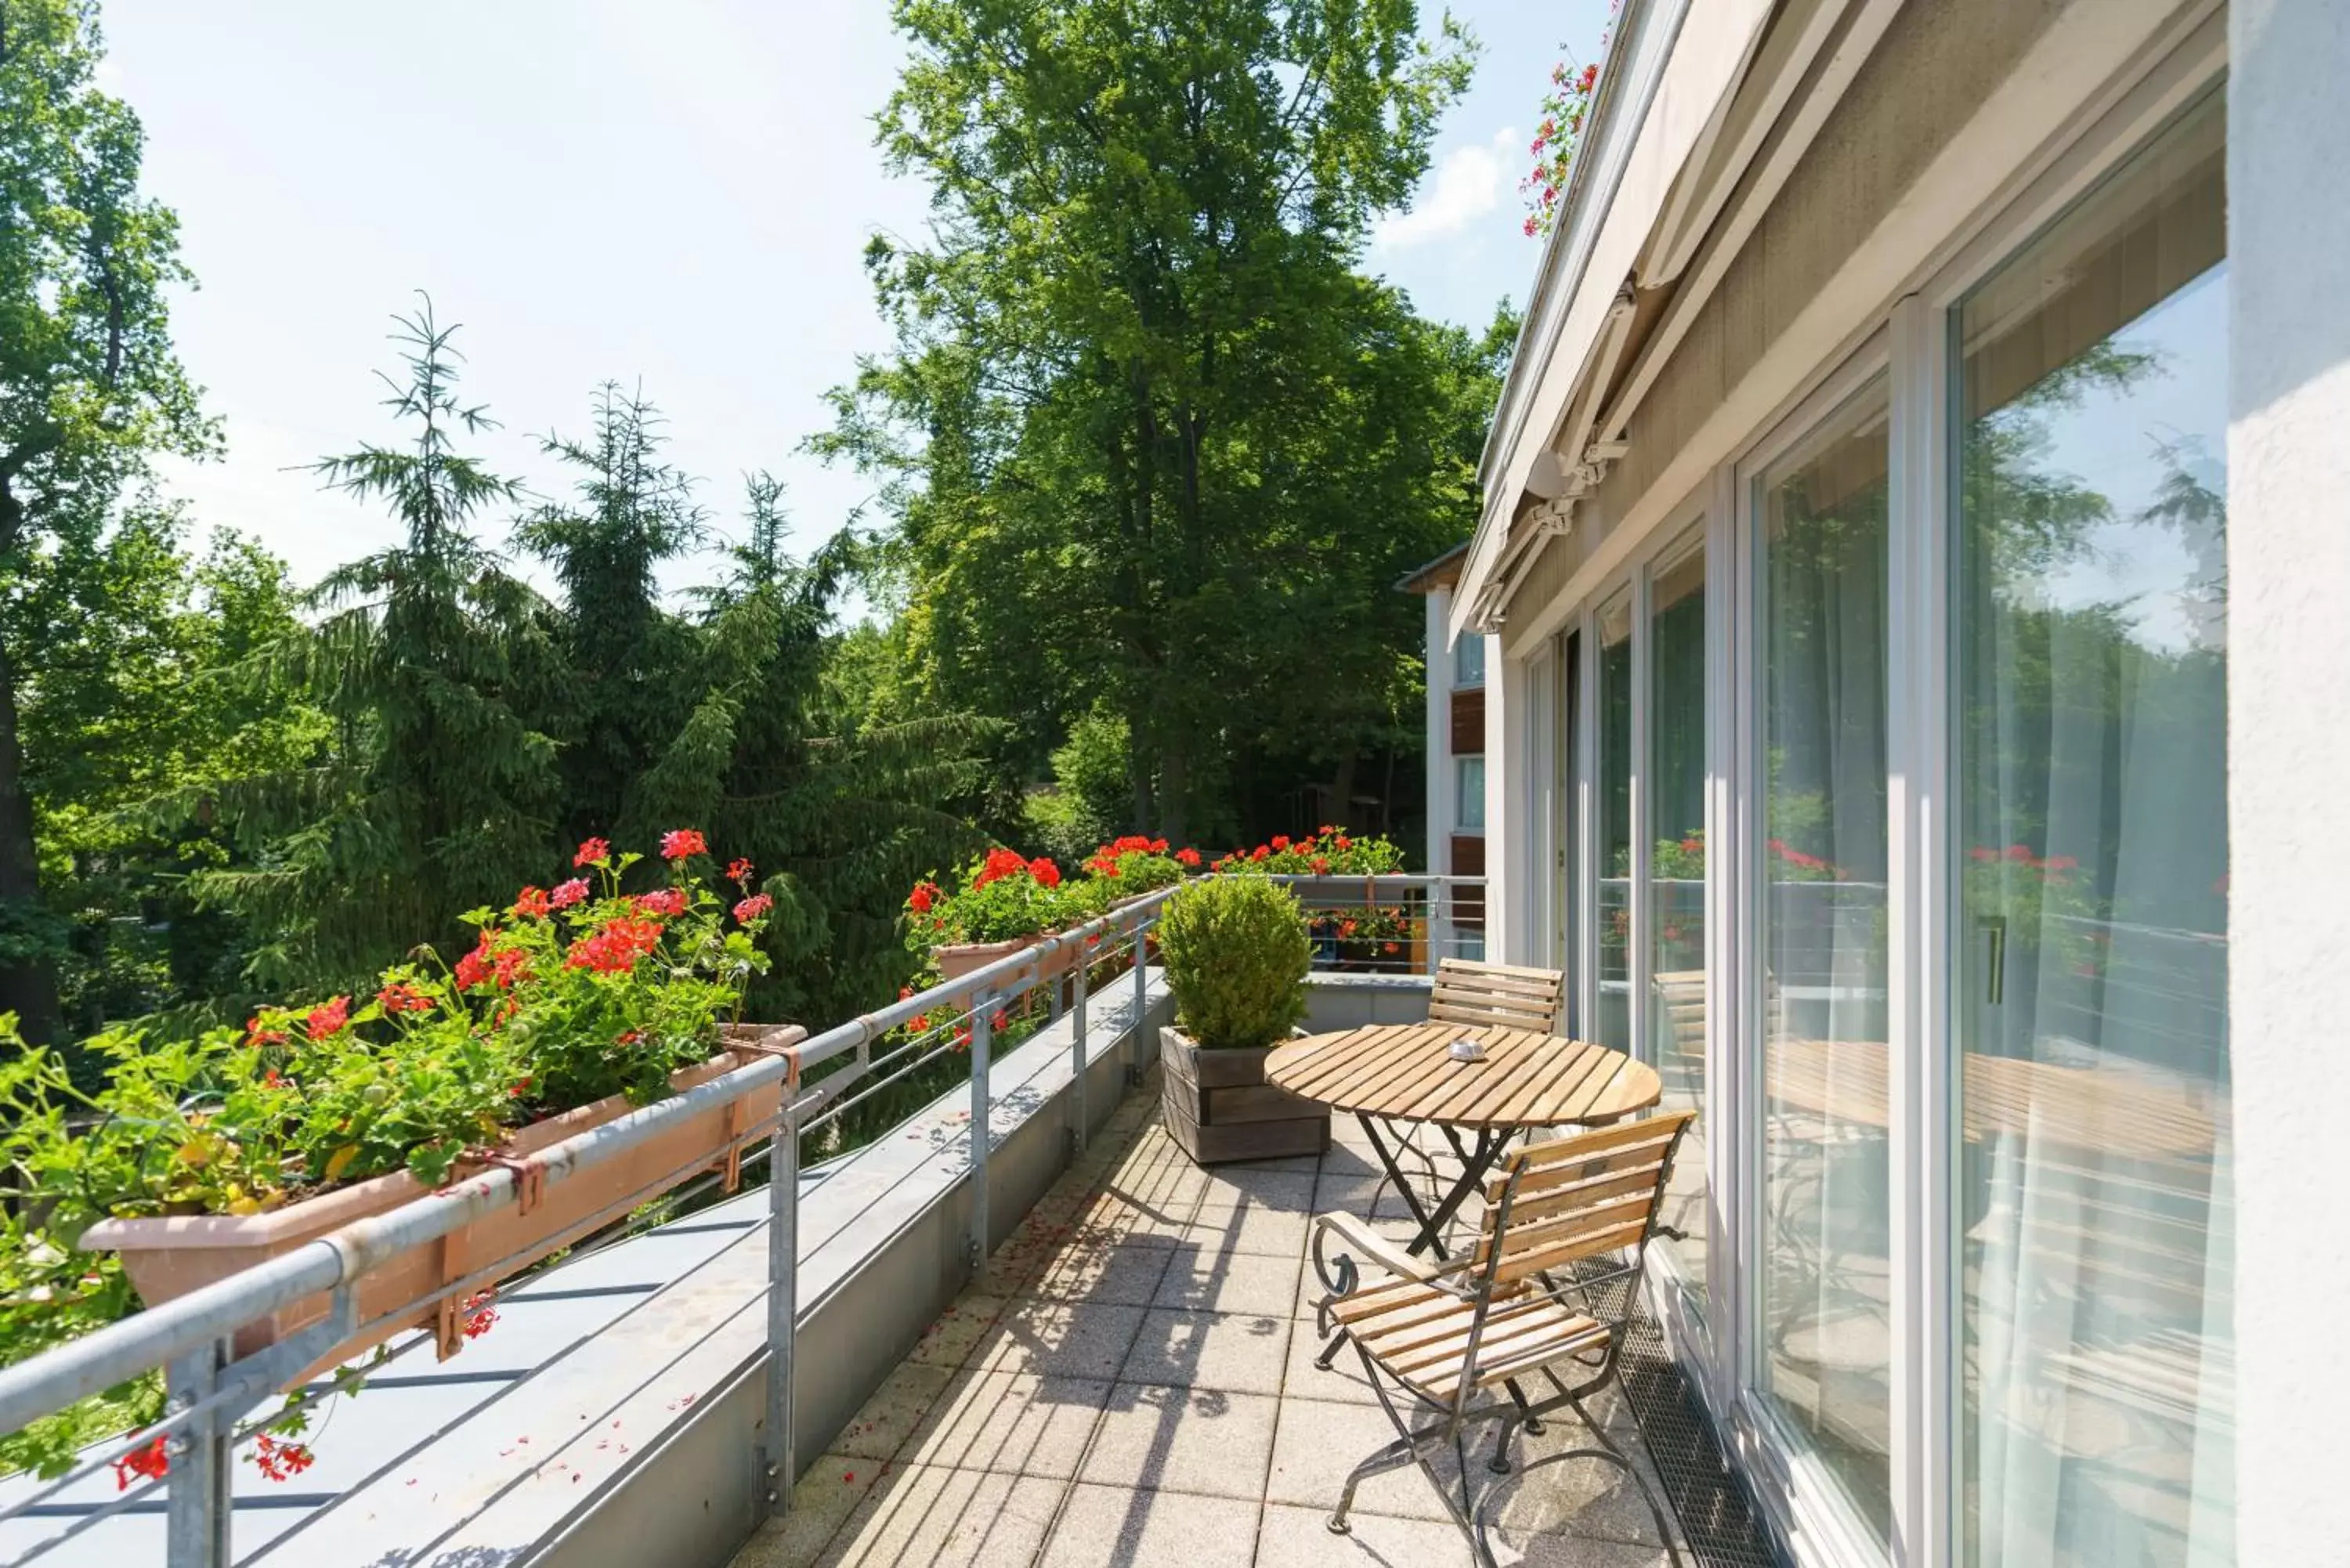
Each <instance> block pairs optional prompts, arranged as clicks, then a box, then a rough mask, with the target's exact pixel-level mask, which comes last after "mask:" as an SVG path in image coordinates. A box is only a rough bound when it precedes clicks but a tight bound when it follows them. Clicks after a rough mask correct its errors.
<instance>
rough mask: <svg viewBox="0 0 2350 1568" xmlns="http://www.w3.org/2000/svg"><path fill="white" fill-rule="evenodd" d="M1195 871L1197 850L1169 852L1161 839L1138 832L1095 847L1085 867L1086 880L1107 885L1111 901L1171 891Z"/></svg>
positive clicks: (1198, 855) (1164, 841)
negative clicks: (1161, 889)
mask: <svg viewBox="0 0 2350 1568" xmlns="http://www.w3.org/2000/svg"><path fill="white" fill-rule="evenodd" d="M1199 868H1200V852H1199V851H1198V850H1196V849H1173V850H1170V849H1169V848H1168V847H1167V840H1165V839H1164V838H1146V837H1145V836H1142V835H1141V834H1139V833H1133V834H1128V835H1127V836H1125V837H1122V838H1113V839H1111V840H1110V841H1109V842H1108V843H1107V844H1104V845H1101V846H1097V848H1096V849H1095V850H1094V852H1093V853H1092V854H1091V855H1089V856H1087V857H1086V864H1085V873H1086V877H1087V879H1088V880H1090V881H1096V882H1104V883H1108V884H1110V887H1109V888H1107V892H1108V894H1109V896H1110V897H1111V898H1130V897H1132V896H1133V895H1134V894H1137V893H1150V892H1155V891H1157V890H1158V889H1159V888H1172V887H1173V886H1175V884H1176V883H1178V882H1180V881H1181V880H1182V879H1183V878H1184V877H1188V876H1190V875H1191V873H1192V872H1194V871H1196V870H1198V869H1199Z"/></svg>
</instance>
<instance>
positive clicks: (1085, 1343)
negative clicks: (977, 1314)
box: [968, 1299, 1143, 1381]
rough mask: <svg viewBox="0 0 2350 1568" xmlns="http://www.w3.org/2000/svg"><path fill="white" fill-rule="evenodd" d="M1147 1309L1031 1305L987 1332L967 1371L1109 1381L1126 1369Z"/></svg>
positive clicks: (1008, 1314) (1025, 1304)
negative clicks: (1021, 1373)
mask: <svg viewBox="0 0 2350 1568" xmlns="http://www.w3.org/2000/svg"><path fill="white" fill-rule="evenodd" d="M1142 1312H1143V1309H1142V1308H1140V1307H1139V1306H1112V1305H1107V1304H1096V1303H1091V1302H1055V1301H1044V1300H1036V1299H1032V1300H1027V1301H1022V1302H1018V1303H1014V1305H1013V1307H1012V1309H1011V1310H1010V1311H1008V1312H1006V1313H1005V1314H1003V1317H1002V1318H1001V1319H999V1320H998V1321H997V1322H996V1324H995V1326H994V1327H993V1328H992V1329H990V1330H989V1331H988V1335H987V1337H986V1338H985V1339H984V1340H983V1341H981V1343H980V1345H978V1347H977V1348H976V1349H974V1350H973V1351H972V1355H971V1359H970V1361H969V1363H968V1365H970V1366H977V1367H983V1368H985V1369H986V1370H988V1371H990V1372H1031V1373H1035V1374H1037V1375H1038V1376H1046V1377H1091V1378H1095V1379H1097V1380H1102V1381H1107V1379H1109V1378H1111V1377H1114V1376H1117V1374H1118V1368H1119V1367H1120V1366H1124V1365H1125V1363H1126V1352H1127V1347H1128V1346H1129V1345H1132V1344H1133V1343H1134V1334H1135V1330H1137V1329H1138V1328H1139V1327H1141V1326H1142Z"/></svg>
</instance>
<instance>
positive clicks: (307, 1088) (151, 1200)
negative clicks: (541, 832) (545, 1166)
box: [0, 830, 772, 1474]
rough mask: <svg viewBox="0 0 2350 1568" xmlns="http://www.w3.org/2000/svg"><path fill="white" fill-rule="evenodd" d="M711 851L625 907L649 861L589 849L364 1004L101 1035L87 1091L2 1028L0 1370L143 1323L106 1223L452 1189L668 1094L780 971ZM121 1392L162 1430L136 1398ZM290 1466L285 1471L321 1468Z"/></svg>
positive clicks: (394, 975) (318, 1005) (76, 1423)
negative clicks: (403, 1187) (326, 1197)
mask: <svg viewBox="0 0 2350 1568" xmlns="http://www.w3.org/2000/svg"><path fill="white" fill-rule="evenodd" d="M707 855H708V850H707V847H706V846H705V845H704V843H703V840H702V835H701V834H700V833H697V832H693V831H691V830H681V831H679V832H675V833H671V834H670V835H668V836H666V837H665V838H664V839H663V841H662V856H663V858H664V859H665V860H666V861H667V862H668V866H669V877H668V880H667V882H666V883H665V884H663V885H662V886H660V887H658V888H653V889H652V890H650V891H648V892H643V893H637V894H629V893H627V892H624V891H623V890H622V886H621V884H622V880H623V878H624V877H625V875H626V873H627V872H628V871H629V868H630V867H632V866H634V865H635V864H636V863H637V861H638V860H639V857H637V856H634V855H619V856H615V855H613V854H612V853H611V851H610V848H609V846H608V845H606V844H605V843H604V841H603V840H601V839H592V840H590V841H589V842H587V844H584V845H582V846H580V848H579V851H578V854H577V856H576V857H575V863H574V867H573V869H575V870H577V871H582V872H585V873H587V875H583V876H577V877H572V878H570V879H569V880H567V881H565V882H562V883H559V884H558V885H557V886H556V887H555V888H551V889H544V888H524V889H522V891H521V893H520V894H519V895H518V896H517V897H516V898H515V901H514V903H513V904H512V906H511V907H509V908H508V909H504V910H502V911H492V910H488V909H477V910H474V911H473V913H472V914H471V915H469V916H467V917H466V918H467V919H468V920H470V921H471V922H472V923H473V925H474V926H475V927H477V928H478V929H479V932H480V935H479V939H478V940H477V942H476V944H475V946H474V947H473V950H471V951H469V952H466V953H465V954H463V956H462V957H460V958H459V959H458V961H456V963H455V964H453V965H448V964H444V963H442V961H441V960H440V959H439V957H438V955H436V954H434V953H433V952H432V950H430V949H423V950H420V952H419V956H418V957H417V958H416V959H415V960H413V961H410V962H407V963H403V964H399V965H395V966H394V967H392V968H391V969H389V970H387V971H384V972H383V974H382V976H381V984H380V989H378V990H377V992H375V994H374V995H373V996H372V997H370V998H368V999H366V1000H364V1001H360V1002H358V1003H357V1004H356V1005H355V1004H354V1002H353V999H352V998H351V997H349V996H335V997H331V998H328V999H327V1000H325V1001H323V1002H313V1003H309V1004H307V1005H295V1006H290V1007H265V1008H263V1009H261V1010H260V1011H259V1012H256V1013H255V1015H254V1016H253V1018H252V1019H251V1020H250V1021H249V1022H248V1023H246V1024H245V1025H244V1027H243V1028H242V1029H238V1028H234V1027H224V1028H216V1029H211V1030H207V1031H204V1032H203V1033H201V1034H198V1035H196V1036H195V1037H193V1038H184V1039H174V1038H169V1037H165V1036H162V1035H161V1034H160V1033H151V1032H149V1031H146V1030H142V1029H137V1028H131V1029H123V1030H117V1031H113V1032H111V1033H107V1034H102V1035H99V1037H97V1038H96V1039H94V1040H92V1041H89V1042H88V1043H86V1045H85V1049H86V1050H88V1051H90V1052H93V1053H95V1054H98V1055H99V1057H101V1058H103V1059H104V1060H105V1061H106V1062H107V1064H108V1066H109V1075H108V1076H109V1082H108V1084H107V1086H106V1087H105V1088H104V1089H102V1090H100V1091H99V1092H97V1093H95V1094H88V1093H85V1092H83V1091H82V1090H80V1089H78V1088H77V1087H76V1085H75V1084H74V1081H73V1079H72V1077H71V1075H70V1074H69V1073H68V1066H67V1060H66V1058H65V1056H64V1055H63V1054H61V1053H59V1052H57V1051H53V1050H47V1049H40V1048H34V1047H28V1046H26V1044H24V1042H23V1041H22V1039H21V1038H20V1037H19V1036H18V1034H17V1032H16V1020H15V1018H14V1016H13V1015H8V1016H5V1017H0V1165H5V1170H6V1176H5V1182H6V1185H7V1187H8V1188H9V1189H11V1190H12V1192H13V1193H14V1194H15V1195H16V1204H15V1206H14V1208H13V1209H12V1210H11V1211H10V1212H9V1213H8V1214H7V1216H6V1218H5V1228H0V1364H14V1363H16V1362H17V1361H19V1360H22V1359H24V1358H25V1357H26V1356H27V1355H33V1354H36V1353H37V1352H38V1351H40V1350H43V1349H46V1348H47V1347H48V1346H49V1345H54V1344H57V1343H59V1342H60V1341H62V1340H64V1339H67V1338H71V1337H73V1336H74V1335H75V1334H86V1333H88V1332H89V1331H91V1330H92V1329H95V1328H98V1327H100V1326H102V1325H103V1324H107V1323H110V1322H112V1321H114V1320H115V1319H117V1318H119V1317H121V1316H123V1315H125V1314H128V1313H129V1312H130V1311H132V1310H135V1308H136V1305H137V1302H136V1298H135V1297H134V1295H133V1294H132V1293H131V1291H130V1287H129V1285H128V1284H127V1283H126V1282H125V1281H124V1279H123V1277H122V1274H121V1271H120V1265H119V1263H118V1262H117V1261H116V1260H115V1259H114V1258H113V1257H112V1256H111V1255H110V1254H103V1253H93V1252H88V1251H83V1250H81V1248H80V1246H79V1238H80V1237H81V1235H82V1233H83V1232H84V1231H87V1230H88V1228H89V1226H90V1225H92V1224H93V1223H95V1222H96V1221H98V1220H102V1219H108V1218H135V1217H140V1216H149V1215H172V1214H225V1215H237V1214H256V1213H261V1212H265V1211H266V1210H273V1209H276V1208H279V1207H282V1206H284V1205H286V1204H287V1203H291V1202H296V1201H299V1200H300V1199H305V1198H307V1197H311V1196H313V1195H315V1194H317V1193H318V1192H320V1191H323V1190H326V1189H329V1188H333V1187H336V1186H340V1185H345V1184H348V1183H351V1182H356V1181H361V1180H365V1179H368V1178H369V1177H374V1176H380V1175H384V1174H387V1173H389V1172H392V1171H397V1170H402V1169H405V1170H407V1171H409V1172H411V1173H412V1174H413V1175H415V1176H416V1177H417V1178H418V1179H421V1180H422V1181H424V1182H426V1183H427V1184H428V1185H432V1186H439V1185H442V1183H444V1182H445V1181H446V1180H447V1179H449V1176H450V1174H451V1172H452V1168H454V1167H455V1166H456V1164H457V1161H458V1160H459V1159H460V1158H462V1157H463V1155H464V1154H465V1153H466V1152H467V1151H468V1150H471V1149H480V1148H484V1147H491V1146H494V1145H496V1144H497V1143H499V1142H500V1141H501V1140H503V1139H504V1137H505V1136H506V1135H507V1134H508V1133H509V1132H511V1131H512V1130H513V1129H515V1127H521V1126H523V1125H525V1124H526V1123H529V1122H532V1121H536V1120H538V1119H540V1118H541V1117H543V1116H549V1115H553V1114H556V1113H557V1112H560V1111H564V1110H568V1109H570V1108H572V1107H574V1106H581V1105H586V1104H588V1103H590V1102H593V1101H595V1100H598V1099H602V1098H604V1097H606V1096H611V1095H625V1096H628V1097H629V1099H631V1100H633V1101H637V1102H639V1103H641V1102H644V1101H647V1100H651V1099H654V1098H658V1097H659V1096H661V1095H663V1094H666V1093H667V1092H668V1079H669V1075H671V1073H673V1072H675V1071H676V1070H678V1069H679V1068H681V1067H685V1066H689V1065H691V1064H695V1063H698V1062H701V1061H703V1060H706V1059H707V1058H708V1057H710V1056H711V1055H712V1054H715V1053H716V1051H717V1049H718V1044H719V1032H720V1026H721V1024H722V1023H724V1022H727V1021H729V1020H730V1019H733V1020H737V1021H739V1014H740V1009H741V1004H742V997H743V990H744V988H745V987H746V986H747V985H748V983H749V982H750V980H751V978H752V976H754V974H756V973H758V972H759V971H761V970H763V969H764V968H765V966H766V963H767V959H766V956H765V955H764V953H763V952H762V951H761V950H760V946H759V939H760V936H761V933H762V932H763V931H764V929H765V923H766V919H767V917H768V914H769V911H770V909H771V908H772V900H771V899H770V898H769V897H768V896H767V895H766V894H764V893H753V892H751V891H750V890H749V884H750V882H751V880H752V875H753V874H752V868H751V867H750V866H749V864H748V863H747V862H743V861H737V862H735V863H734V864H733V866H732V867H729V868H728V875H729V877H731V878H732V879H733V881H734V882H735V883H736V885H737V888H738V889H739V891H740V894H741V896H740V897H739V898H736V899H735V901H734V902H733V906H732V908H731V909H728V908H727V904H726V900H725V899H724V898H721V897H720V896H719V895H718V894H717V893H716V892H714V891H713V890H712V887H711V886H710V884H709V883H708V882H707V881H706V880H705V878H703V877H702V876H700V875H698V874H697V873H698V867H699V865H700V863H701V862H702V861H703V860H704V859H706V857H707ZM591 878H592V879H593V881H592V882H591ZM598 885H600V887H599V886H598ZM486 1321H487V1320H486V1319H484V1322H486ZM108 1398H109V1400H110V1401H111V1402H112V1405H113V1406H114V1407H117V1408H118V1409H119V1410H120V1411H121V1412H126V1413H128V1414H129V1415H130V1417H131V1418H132V1419H133V1420H136V1419H140V1418H149V1419H151V1418H152V1411H151V1410H149V1411H147V1414H146V1415H145V1417H140V1414H139V1412H140V1410H141V1409H144V1408H145V1407H146V1405H147V1404H151V1399H150V1398H149V1396H148V1391H146V1390H144V1388H143V1386H129V1387H126V1388H124V1389H120V1390H114V1391H111V1392H110V1393H109V1396H108ZM142 1402H143V1403H142ZM103 1429H105V1428H104V1425H103V1422H102V1420H101V1419H100V1417H98V1416H94V1415H93V1413H92V1411H91V1410H90V1409H88V1408H85V1407H75V1409H74V1410H71V1411H68V1412H64V1413H61V1414H60V1415H59V1416H57V1417H50V1418H49V1419H48V1420H47V1421H46V1422H43V1423H36V1427H35V1428H28V1429H27V1430H26V1432H24V1433H18V1434H12V1435H10V1436H9V1437H7V1438H0V1468H11V1467H16V1466H27V1467H31V1468H34V1469H44V1470H51V1471H53V1470H54V1469H56V1468H57V1466H58V1465H60V1464H61V1463H63V1462H64V1461H65V1460H66V1459H68V1458H69V1456H70V1454H71V1452H72V1450H73V1447H74V1445H75V1443H76V1442H78V1441H80V1440H85V1439H86V1438H88V1437H90V1436H95V1435H98V1433H99V1431H101V1430H103ZM291 1429H292V1428H286V1430H291ZM283 1447H284V1445H280V1448H281V1449H282V1448H283ZM294 1447H295V1449H297V1450H299V1451H300V1452H303V1453H306V1452H307V1450H301V1449H300V1446H299V1445H294ZM281 1459H284V1462H283V1463H282V1464H281V1465H280V1466H279V1467H278V1468H279V1469H283V1470H285V1473H287V1474H291V1473H294V1472H295V1470H296V1469H298V1468H299V1464H300V1463H301V1462H307V1461H304V1460H301V1459H298V1458H295V1459H285V1458H284V1456H283V1455H282V1454H281ZM288 1467H291V1468H288ZM134 1468H135V1467H134Z"/></svg>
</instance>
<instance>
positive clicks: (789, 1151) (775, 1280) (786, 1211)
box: [766, 1104, 800, 1517]
mask: <svg viewBox="0 0 2350 1568" xmlns="http://www.w3.org/2000/svg"><path fill="white" fill-rule="evenodd" d="M799 1314H800V1116H799V1111H798V1108H797V1107H796V1106H791V1105H788V1104H787V1105H785V1107H784V1119H783V1123H782V1125H781V1126H779V1127H776V1128H775V1142H774V1144H773V1145H772V1146H770V1147H769V1150H768V1154H767V1423H766V1425H767V1440H766V1469H767V1511H768V1512H769V1513H770V1514H774V1515H776V1516H779V1517H780V1516H781V1515H782V1514H783V1512H784V1511H785V1510H786V1509H788V1508H789V1507H790V1506H791V1499H792V1482H793V1480H795V1479H796V1474H797V1469H798V1466H797V1465H796V1464H795V1461H794V1458H793V1454H792V1439H793V1436H794V1434H793V1431H792V1423H793V1410H792V1405H793V1395H794V1394H795V1377H794V1376H793V1375H794V1371H795V1366H796V1363H797V1355H796V1352H797V1350H798V1348H799Z"/></svg>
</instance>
